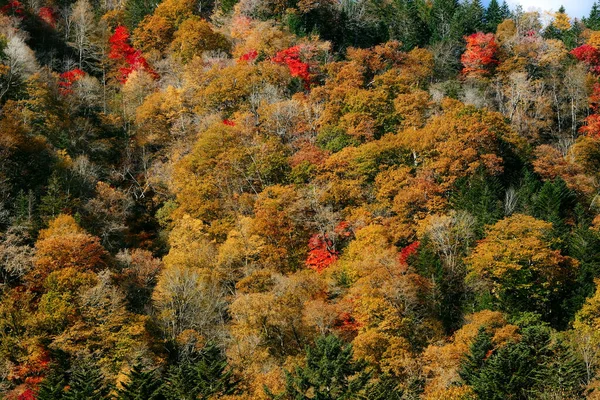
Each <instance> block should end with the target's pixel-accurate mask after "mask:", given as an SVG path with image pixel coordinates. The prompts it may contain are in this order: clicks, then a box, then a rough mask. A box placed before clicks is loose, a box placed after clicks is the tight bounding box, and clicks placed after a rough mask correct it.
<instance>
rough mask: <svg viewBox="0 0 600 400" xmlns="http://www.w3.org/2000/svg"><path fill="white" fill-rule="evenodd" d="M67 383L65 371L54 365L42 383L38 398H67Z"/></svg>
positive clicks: (55, 399)
mask: <svg viewBox="0 0 600 400" xmlns="http://www.w3.org/2000/svg"><path fill="white" fill-rule="evenodd" d="M66 385H67V384H66V380H65V374H64V372H63V371H60V370H59V369H58V368H56V367H53V368H52V369H51V370H50V373H48V375H47V376H46V378H44V380H43V381H42V382H41V383H40V387H39V389H38V392H37V395H36V400H62V399H64V398H66V397H65V395H66V392H65V386H66Z"/></svg>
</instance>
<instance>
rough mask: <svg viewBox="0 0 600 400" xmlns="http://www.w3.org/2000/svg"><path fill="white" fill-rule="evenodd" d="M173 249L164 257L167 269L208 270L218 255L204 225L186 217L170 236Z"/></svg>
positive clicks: (178, 223) (178, 222)
mask: <svg viewBox="0 0 600 400" xmlns="http://www.w3.org/2000/svg"><path fill="white" fill-rule="evenodd" d="M169 244H170V246H171V249H170V250H169V254H167V255H166V256H165V257H164V263H165V266H166V268H167V269H168V268H174V267H178V268H192V269H197V270H202V269H208V268H210V267H211V266H212V265H214V261H215V258H216V255H217V251H216V249H215V245H214V244H213V243H212V242H211V241H210V239H209V237H208V234H207V233H206V227H205V225H204V223H203V222H202V221H200V220H198V219H194V218H192V217H190V216H189V215H184V216H183V217H182V218H181V219H180V220H178V221H177V224H176V225H175V227H174V228H173V230H172V231H171V234H170V235H169Z"/></svg>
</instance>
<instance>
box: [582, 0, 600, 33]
mask: <svg viewBox="0 0 600 400" xmlns="http://www.w3.org/2000/svg"><path fill="white" fill-rule="evenodd" d="M583 22H584V24H585V26H586V27H587V28H589V29H592V30H595V31H597V30H600V6H599V5H598V2H597V1H596V2H594V5H592V9H591V11H590V16H589V17H587V18H584V19H583Z"/></svg>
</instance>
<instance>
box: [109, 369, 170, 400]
mask: <svg viewBox="0 0 600 400" xmlns="http://www.w3.org/2000/svg"><path fill="white" fill-rule="evenodd" d="M161 388H162V384H161V380H160V377H159V376H158V374H157V373H156V370H150V371H144V368H143V367H142V364H141V363H139V362H137V363H136V364H134V366H133V368H132V369H131V371H129V373H128V374H127V382H126V383H123V384H122V387H121V388H120V389H119V390H117V396H116V398H117V399H118V400H162V399H164V396H163V395H162V392H161Z"/></svg>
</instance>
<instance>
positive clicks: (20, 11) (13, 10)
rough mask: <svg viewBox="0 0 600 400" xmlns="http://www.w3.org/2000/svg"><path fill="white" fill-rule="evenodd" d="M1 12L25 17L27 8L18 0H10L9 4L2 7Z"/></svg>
mask: <svg viewBox="0 0 600 400" xmlns="http://www.w3.org/2000/svg"><path fill="white" fill-rule="evenodd" d="M0 12H1V13H2V14H5V15H12V16H14V17H19V18H25V9H24V8H23V4H22V3H21V2H20V1H18V0H13V1H9V2H8V4H6V5H5V6H3V7H1V8H0Z"/></svg>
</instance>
